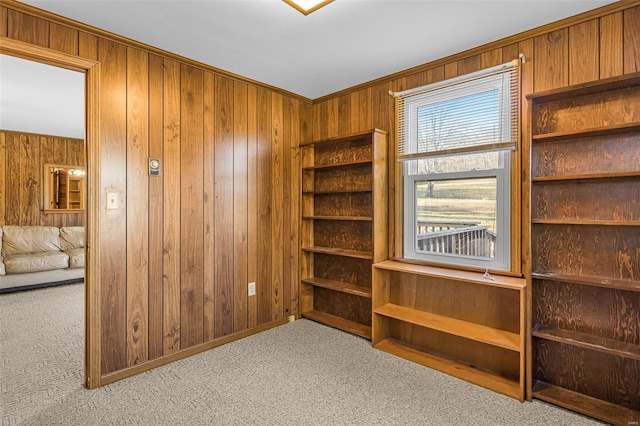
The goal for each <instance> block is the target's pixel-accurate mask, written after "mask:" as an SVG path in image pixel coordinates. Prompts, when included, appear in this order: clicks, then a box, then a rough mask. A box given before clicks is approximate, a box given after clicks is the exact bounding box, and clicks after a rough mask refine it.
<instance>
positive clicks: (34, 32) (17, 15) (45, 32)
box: [7, 9, 49, 47]
mask: <svg viewBox="0 0 640 426" xmlns="http://www.w3.org/2000/svg"><path fill="white" fill-rule="evenodd" d="M7 36H8V37H9V38H11V39H13V40H19V41H23V42H25V43H30V44H35V45H37V46H41V47H49V21H45V20H44V19H40V18H37V17H35V16H31V15H27V14H25V13H22V12H18V11H16V10H13V9H9V11H8V14H7Z"/></svg>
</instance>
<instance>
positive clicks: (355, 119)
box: [349, 91, 360, 131]
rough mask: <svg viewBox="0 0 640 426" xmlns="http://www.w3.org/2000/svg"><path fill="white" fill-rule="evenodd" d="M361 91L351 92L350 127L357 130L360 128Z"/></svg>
mask: <svg viewBox="0 0 640 426" xmlns="http://www.w3.org/2000/svg"><path fill="white" fill-rule="evenodd" d="M359 119H360V91H357V92H351V93H350V94H349V128H350V129H352V131H357V129H359V128H360V121H359Z"/></svg>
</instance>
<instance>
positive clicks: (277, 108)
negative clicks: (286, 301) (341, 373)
mask: <svg viewBox="0 0 640 426" xmlns="http://www.w3.org/2000/svg"><path fill="white" fill-rule="evenodd" d="M282 105H283V99H282V95H280V94H278V93H274V94H273V95H272V96H271V123H272V128H271V184H272V194H273V195H272V198H271V253H272V254H271V286H272V287H271V291H272V293H271V303H272V304H273V311H272V316H271V319H272V320H275V319H279V318H282V317H283V301H282V296H283V294H282V293H283V269H284V268H283V267H284V262H283V238H284V234H283V231H284V230H283V224H282V221H283V218H284V211H283V205H282V203H283V201H284V190H283V175H284V160H283V156H284V147H283V144H284V143H283V125H284V123H283V121H284V119H283V106H282Z"/></svg>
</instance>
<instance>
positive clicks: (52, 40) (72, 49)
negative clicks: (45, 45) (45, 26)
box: [49, 22, 79, 55]
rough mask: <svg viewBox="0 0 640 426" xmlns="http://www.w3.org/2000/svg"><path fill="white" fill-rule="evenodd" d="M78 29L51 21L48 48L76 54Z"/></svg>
mask: <svg viewBox="0 0 640 426" xmlns="http://www.w3.org/2000/svg"><path fill="white" fill-rule="evenodd" d="M78 32H79V31H78V30H76V29H73V28H69V27H67V26H64V25H59V24H56V23H55V22H51V23H50V24H49V48H51V49H54V50H57V51H59V52H63V53H68V54H69V55H77V54H78Z"/></svg>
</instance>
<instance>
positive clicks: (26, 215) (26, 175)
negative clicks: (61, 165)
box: [20, 134, 42, 225]
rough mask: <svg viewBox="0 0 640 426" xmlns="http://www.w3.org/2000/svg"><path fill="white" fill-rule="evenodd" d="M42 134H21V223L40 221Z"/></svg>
mask: <svg viewBox="0 0 640 426" xmlns="http://www.w3.org/2000/svg"><path fill="white" fill-rule="evenodd" d="M39 172H40V136H37V135H32V134H31V135H29V134H22V135H21V136H20V192H21V194H20V201H21V202H20V206H21V207H20V224H25V225H27V224H29V225H30V224H37V223H38V222H39V221H40V203H41V201H40V200H41V198H40V197H39V195H40V187H41V180H42V178H41V176H42V174H41V173H39Z"/></svg>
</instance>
